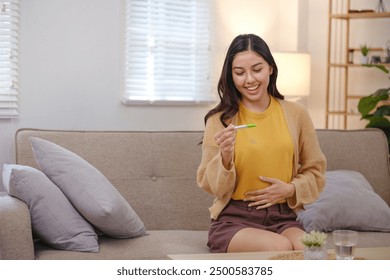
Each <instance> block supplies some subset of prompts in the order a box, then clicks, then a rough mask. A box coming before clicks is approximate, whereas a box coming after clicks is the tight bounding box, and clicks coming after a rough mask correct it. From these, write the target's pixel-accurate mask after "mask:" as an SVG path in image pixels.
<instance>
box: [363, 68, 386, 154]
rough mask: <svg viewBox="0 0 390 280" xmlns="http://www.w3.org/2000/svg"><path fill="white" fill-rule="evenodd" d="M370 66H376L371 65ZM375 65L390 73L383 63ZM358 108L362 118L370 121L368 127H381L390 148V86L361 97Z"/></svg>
mask: <svg viewBox="0 0 390 280" xmlns="http://www.w3.org/2000/svg"><path fill="white" fill-rule="evenodd" d="M367 66H369V65H367ZM369 67H374V66H371V65H370V66H369ZM375 67H376V68H378V69H380V70H382V71H383V72H385V73H386V74H388V73H389V70H388V69H386V67H384V66H383V65H375ZM389 78H390V77H389ZM358 110H359V112H360V114H361V119H365V120H367V121H368V124H367V125H366V127H367V128H368V127H375V128H379V129H381V130H382V131H383V132H384V133H385V134H386V137H387V142H388V144H389V150H390V120H389V117H390V87H389V88H380V89H378V90H376V91H375V92H374V93H372V94H370V95H368V96H364V97H362V98H360V100H359V103H358Z"/></svg>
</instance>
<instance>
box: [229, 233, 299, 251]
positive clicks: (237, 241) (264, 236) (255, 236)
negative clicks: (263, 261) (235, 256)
mask: <svg viewBox="0 0 390 280" xmlns="http://www.w3.org/2000/svg"><path fill="white" fill-rule="evenodd" d="M283 233H286V234H287V237H286V236H283V235H281V234H277V233H274V232H271V231H267V230H261V229H255V228H244V229H242V230H240V231H238V232H237V233H236V234H235V235H234V236H233V238H232V240H231V241H230V243H229V246H228V250H227V251H228V252H255V251H290V250H293V249H294V247H293V244H292V242H291V241H290V240H289V239H288V237H295V232H291V233H290V232H287V230H285V231H284V232H283ZM290 235H291V236H290Z"/></svg>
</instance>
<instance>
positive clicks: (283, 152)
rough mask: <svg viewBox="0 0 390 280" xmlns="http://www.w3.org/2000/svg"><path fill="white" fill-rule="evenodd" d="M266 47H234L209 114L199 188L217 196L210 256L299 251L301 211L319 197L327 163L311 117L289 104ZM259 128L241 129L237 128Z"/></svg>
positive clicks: (238, 42)
mask: <svg viewBox="0 0 390 280" xmlns="http://www.w3.org/2000/svg"><path fill="white" fill-rule="evenodd" d="M277 75H278V68H277V66H276V64H275V61H274V59H273V57H272V54H271V52H270V50H269V48H268V46H267V44H266V43H265V42H264V41H263V40H262V39H261V38H260V37H258V36H256V35H253V34H248V35H239V36H237V37H236V38H235V39H234V40H233V42H232V43H231V45H230V47H229V49H228V52H227V55H226V58H225V62H224V65H223V69H222V74H221V77H220V80H219V83H218V92H219V96H220V99H221V101H220V103H219V104H218V105H217V106H216V107H215V108H214V109H212V110H211V111H210V112H208V113H207V115H206V116H205V124H206V128H205V132H204V138H203V143H202V151H203V155H202V162H201V164H200V166H199V169H198V174H197V179H198V184H199V186H200V187H201V188H202V189H204V190H205V191H207V192H209V193H211V194H213V195H214V196H215V200H214V203H213V205H212V206H211V207H210V214H211V219H212V220H211V225H210V230H209V241H208V246H209V248H210V251H211V252H242V251H245V252H248V251H276V250H300V249H303V245H302V243H301V241H300V238H301V236H302V235H303V233H304V228H303V226H302V224H300V223H299V222H297V221H296V212H297V211H299V210H301V209H303V205H304V204H309V203H312V202H313V201H315V200H316V199H317V197H318V196H319V193H320V191H322V189H323V186H324V183H325V174H324V173H325V168H326V160H325V157H324V155H323V153H322V152H321V150H320V147H319V143H318V139H317V135H316V131H315V129H314V126H313V123H312V121H311V119H310V116H309V114H308V113H307V111H306V110H305V109H304V107H303V106H301V105H300V104H298V103H293V102H289V101H285V100H284V96H283V95H282V94H280V93H279V91H278V89H277V87H276V79H277ZM243 124H254V125H255V127H253V126H252V127H251V128H246V129H240V130H238V129H236V128H235V126H236V125H243Z"/></svg>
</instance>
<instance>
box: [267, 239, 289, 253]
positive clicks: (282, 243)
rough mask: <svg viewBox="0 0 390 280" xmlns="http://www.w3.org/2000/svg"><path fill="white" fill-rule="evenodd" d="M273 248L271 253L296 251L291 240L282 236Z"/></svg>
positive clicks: (274, 243)
mask: <svg viewBox="0 0 390 280" xmlns="http://www.w3.org/2000/svg"><path fill="white" fill-rule="evenodd" d="M271 246H272V248H271V250H270V251H292V250H293V249H294V246H293V244H292V243H291V241H290V240H289V239H287V238H286V237H284V236H280V238H279V239H278V240H277V241H276V240H275V242H273V244H272V245H271Z"/></svg>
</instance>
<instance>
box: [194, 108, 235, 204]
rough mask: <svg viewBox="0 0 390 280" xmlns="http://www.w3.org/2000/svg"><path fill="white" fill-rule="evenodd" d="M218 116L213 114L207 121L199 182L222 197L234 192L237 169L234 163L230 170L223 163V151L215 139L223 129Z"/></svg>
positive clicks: (218, 196)
mask: <svg viewBox="0 0 390 280" xmlns="http://www.w3.org/2000/svg"><path fill="white" fill-rule="evenodd" d="M218 116H219V115H218V114H216V115H213V116H211V117H210V118H209V119H208V120H207V123H206V128H205V132H204V136H203V143H202V161H201V163H200V166H199V168H198V172H197V182H198V185H199V187H200V188H202V189H203V190H205V191H206V192H209V193H211V194H213V195H214V196H215V197H216V198H217V199H221V198H225V197H226V196H228V195H229V194H231V193H232V192H233V190H234V187H235V181H236V171H235V166H234V163H232V164H231V166H230V169H229V170H227V169H226V168H225V167H224V166H223V164H222V156H221V152H220V149H219V147H218V145H217V143H216V141H215V139H214V136H215V134H216V133H217V132H218V131H220V130H221V129H223V125H222V123H221V122H220V121H219V117H218Z"/></svg>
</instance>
